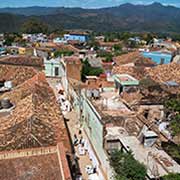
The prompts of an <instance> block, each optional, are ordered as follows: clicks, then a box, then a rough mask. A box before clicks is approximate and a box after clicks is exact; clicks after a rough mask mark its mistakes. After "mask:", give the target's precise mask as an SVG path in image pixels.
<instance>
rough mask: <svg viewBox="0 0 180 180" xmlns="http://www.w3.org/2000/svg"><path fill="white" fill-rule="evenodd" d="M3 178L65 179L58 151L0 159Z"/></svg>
mask: <svg viewBox="0 0 180 180" xmlns="http://www.w3.org/2000/svg"><path fill="white" fill-rule="evenodd" d="M0 174H1V177H0V179H1V180H5V179H7V180H17V179H18V180H20V179H26V180H28V179H29V180H63V179H62V174H61V170H60V167H59V162H58V156H57V154H56V153H54V154H48V155H39V156H31V157H21V158H16V159H6V160H0Z"/></svg>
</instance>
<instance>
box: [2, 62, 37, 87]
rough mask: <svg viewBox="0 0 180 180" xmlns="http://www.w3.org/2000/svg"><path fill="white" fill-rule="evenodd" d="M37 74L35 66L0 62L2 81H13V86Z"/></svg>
mask: <svg viewBox="0 0 180 180" xmlns="http://www.w3.org/2000/svg"><path fill="white" fill-rule="evenodd" d="M36 74H37V70H36V69H34V68H33V67H27V66H13V65H1V64H0V81H3V80H5V81H12V83H13V86H17V85H19V84H22V83H23V82H24V81H26V80H28V79H29V78H32V77H33V76H34V75H36Z"/></svg>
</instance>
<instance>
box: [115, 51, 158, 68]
mask: <svg viewBox="0 0 180 180" xmlns="http://www.w3.org/2000/svg"><path fill="white" fill-rule="evenodd" d="M113 60H114V62H116V64H117V65H124V64H129V63H134V65H135V66H154V65H155V63H154V62H153V61H152V60H151V59H149V58H144V57H143V56H142V55H141V54H140V52H138V51H136V52H131V53H128V54H124V55H121V56H117V57H114V58H113Z"/></svg>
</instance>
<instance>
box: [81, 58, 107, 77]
mask: <svg viewBox="0 0 180 180" xmlns="http://www.w3.org/2000/svg"><path fill="white" fill-rule="evenodd" d="M103 72H104V70H103V69H102V68H95V67H92V66H91V65H90V64H89V62H88V59H86V60H85V61H83V66H82V70H81V79H82V81H85V79H86V76H99V75H100V74H102V73H103Z"/></svg>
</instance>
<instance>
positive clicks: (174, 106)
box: [165, 97, 180, 136]
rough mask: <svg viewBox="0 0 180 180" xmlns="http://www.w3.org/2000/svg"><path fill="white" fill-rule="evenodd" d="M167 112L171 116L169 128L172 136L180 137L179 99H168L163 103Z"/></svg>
mask: <svg viewBox="0 0 180 180" xmlns="http://www.w3.org/2000/svg"><path fill="white" fill-rule="evenodd" d="M165 107H166V109H167V111H169V112H170V113H171V114H172V117H171V122H170V128H171V130H172V134H173V135H174V136H179V135H180V98H179V97H178V98H176V99H170V100H168V101H167V102H165Z"/></svg>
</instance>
